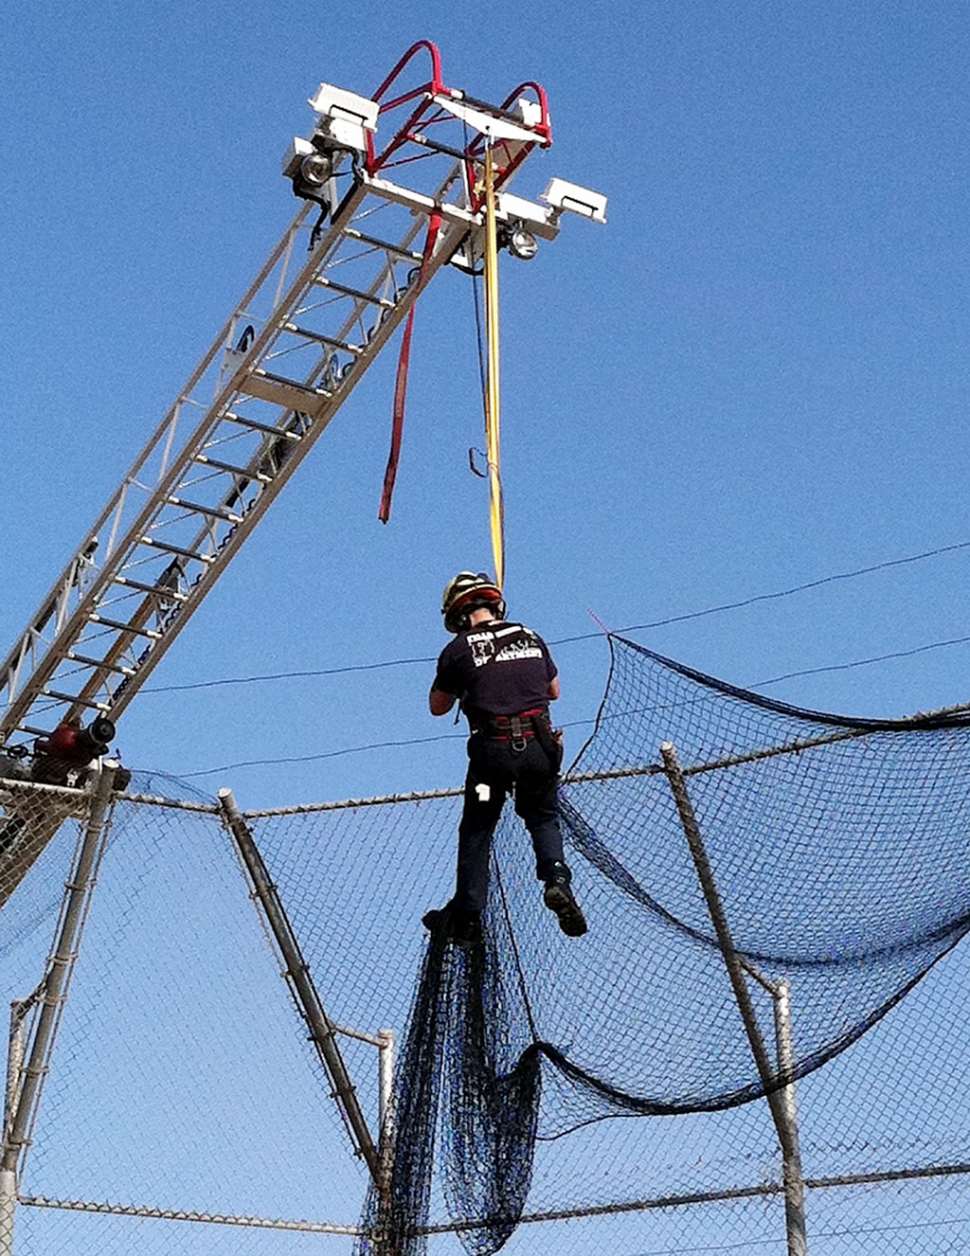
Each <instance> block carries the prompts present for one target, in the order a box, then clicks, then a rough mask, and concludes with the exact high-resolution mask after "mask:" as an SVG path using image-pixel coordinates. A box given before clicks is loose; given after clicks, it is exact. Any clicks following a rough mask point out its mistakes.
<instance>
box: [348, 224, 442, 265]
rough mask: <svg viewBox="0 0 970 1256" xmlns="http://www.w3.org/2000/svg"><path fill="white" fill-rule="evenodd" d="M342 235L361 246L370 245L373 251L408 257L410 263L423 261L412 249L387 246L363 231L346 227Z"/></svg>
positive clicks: (392, 245) (396, 245)
mask: <svg viewBox="0 0 970 1256" xmlns="http://www.w3.org/2000/svg"><path fill="white" fill-rule="evenodd" d="M344 235H345V236H349V237H350V239H351V240H359V241H360V242H361V244H370V245H372V246H373V247H374V248H375V249H385V250H386V251H387V252H388V253H396V254H397V255H398V257H408V258H410V259H411V261H412V262H423V261H424V257H423V256H422V254H420V253H415V252H414V250H413V249H404V248H401V246H400V245H399V244H388V242H387V241H386V240H378V239H377V238H376V237H375V236H369V235H364V233H363V231H358V230H357V228H356V227H346V228H345V229H344Z"/></svg>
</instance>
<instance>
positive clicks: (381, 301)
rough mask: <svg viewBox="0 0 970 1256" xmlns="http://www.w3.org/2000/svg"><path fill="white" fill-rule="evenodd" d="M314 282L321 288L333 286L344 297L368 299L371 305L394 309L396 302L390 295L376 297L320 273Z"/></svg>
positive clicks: (359, 299)
mask: <svg viewBox="0 0 970 1256" xmlns="http://www.w3.org/2000/svg"><path fill="white" fill-rule="evenodd" d="M313 282H314V283H315V284H319V285H320V287H321V288H331V289H332V290H333V291H334V292H339V293H340V295H341V296H342V297H353V298H354V300H355V301H368V302H369V303H370V304H371V305H379V306H380V307H381V309H383V310H393V309H394V302H393V301H392V300H391V299H390V297H375V296H374V295H373V294H372V293H370V292H361V290H360V289H359V288H348V287H347V286H346V284H342V283H334V281H333V280H332V279H328V278H327V277H326V275H318V276H317V278H316V279H314V281H313Z"/></svg>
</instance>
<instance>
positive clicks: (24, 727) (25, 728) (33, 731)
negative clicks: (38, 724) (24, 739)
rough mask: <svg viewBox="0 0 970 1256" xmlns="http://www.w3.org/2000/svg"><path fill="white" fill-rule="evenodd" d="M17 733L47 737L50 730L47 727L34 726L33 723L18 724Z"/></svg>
mask: <svg viewBox="0 0 970 1256" xmlns="http://www.w3.org/2000/svg"><path fill="white" fill-rule="evenodd" d="M17 732H18V733H26V734H27V736H28V737H49V736H50V735H51V730H50V729H49V728H34V726H33V724H18V725H17Z"/></svg>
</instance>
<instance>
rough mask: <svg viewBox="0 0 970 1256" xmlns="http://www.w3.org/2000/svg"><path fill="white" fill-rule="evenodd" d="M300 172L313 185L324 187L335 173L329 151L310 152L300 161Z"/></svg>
mask: <svg viewBox="0 0 970 1256" xmlns="http://www.w3.org/2000/svg"><path fill="white" fill-rule="evenodd" d="M300 174H301V175H302V176H303V178H304V179H305V180H306V182H307V183H309V184H312V186H313V187H316V188H320V187H323V185H324V184H325V183H326V182H327V180H328V179H329V178H330V176H331V175H332V174H333V161H332V160H331V158H330V157H329V155H328V154H327V153H318V152H312V153H309V154H308V155H307V156H306V157H304V158H303V160H302V161H301V162H300Z"/></svg>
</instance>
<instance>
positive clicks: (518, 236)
mask: <svg viewBox="0 0 970 1256" xmlns="http://www.w3.org/2000/svg"><path fill="white" fill-rule="evenodd" d="M509 252H510V253H511V254H512V256H513V257H517V258H518V259H519V261H520V262H531V261H532V259H533V258H534V257H535V255H536V254H537V253H538V252H539V241H538V240H537V239H536V238H535V236H534V235H533V234H532V232H531V231H527V230H526V228H525V227H523V226H521V224H520V225H519V226H518V227H516V228H515V229H514V231H513V232H512V234H511V235H510V236H509Z"/></svg>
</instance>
